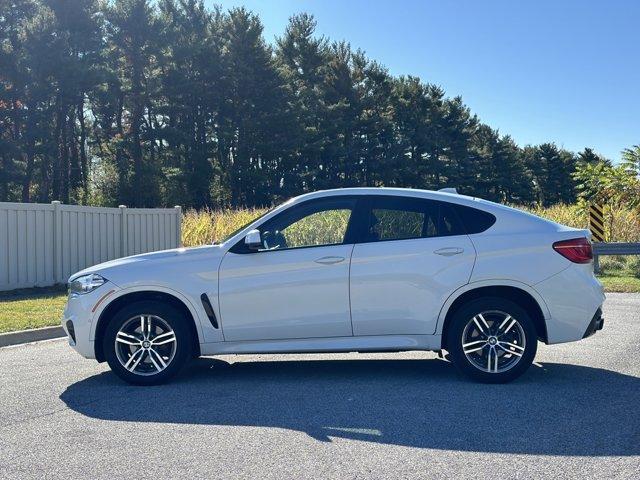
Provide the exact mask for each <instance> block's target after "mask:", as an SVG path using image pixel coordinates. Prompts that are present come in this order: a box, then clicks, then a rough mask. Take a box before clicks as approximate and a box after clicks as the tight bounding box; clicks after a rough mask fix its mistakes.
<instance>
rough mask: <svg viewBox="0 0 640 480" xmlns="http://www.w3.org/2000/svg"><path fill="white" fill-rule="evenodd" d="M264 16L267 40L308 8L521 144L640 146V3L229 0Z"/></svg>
mask: <svg viewBox="0 0 640 480" xmlns="http://www.w3.org/2000/svg"><path fill="white" fill-rule="evenodd" d="M207 3H209V4H212V3H217V4H220V5H222V6H223V7H224V8H225V9H226V8H230V7H234V6H242V5H244V6H246V7H247V8H248V9H249V10H251V11H253V12H255V13H257V14H259V15H260V18H261V19H262V21H263V24H264V26H265V38H266V39H267V40H268V41H270V42H273V40H274V38H275V36H279V35H281V34H282V33H283V32H284V29H285V26H286V24H287V21H288V18H289V16H291V15H292V14H294V13H298V12H308V13H311V14H313V15H314V16H315V17H316V20H317V22H318V33H319V34H320V35H325V36H327V37H329V38H330V39H332V40H347V41H348V42H350V43H351V45H352V47H354V48H360V49H362V50H364V51H365V52H366V53H367V55H368V56H369V57H370V58H372V59H375V60H378V61H379V62H380V63H382V64H383V65H385V66H386V67H387V68H388V69H389V71H390V73H392V74H393V75H406V74H411V75H416V76H419V77H420V78H422V79H423V80H424V81H427V82H431V83H435V84H438V85H440V86H442V87H443V88H444V89H445V90H446V92H447V95H449V96H455V95H461V96H462V98H463V99H464V101H465V102H466V103H467V105H469V107H470V108H471V110H472V111H473V112H474V113H475V114H477V115H478V116H479V117H480V119H481V120H482V121H483V122H485V123H487V124H489V125H491V126H492V127H494V128H497V129H499V130H500V132H501V133H503V134H510V135H511V136H512V137H513V138H514V139H515V140H516V142H518V143H519V144H520V145H526V144H537V143H542V142H545V141H554V142H556V143H557V144H558V145H560V146H563V147H564V148H567V149H570V150H574V151H579V150H582V149H583V148H584V147H591V148H593V149H594V150H596V151H597V152H600V153H602V154H603V155H605V156H606V157H608V158H611V159H613V160H618V159H619V157H620V150H622V149H623V148H625V147H630V146H631V145H635V144H640V1H636V0H613V1H611V0H602V1H598V2H596V1H589V0H583V1H577V0H575V1H574V0H572V1H569V0H555V1H549V0H535V1H533V0H531V1H528V2H524V1H513V0H500V1H498V0H475V1H474V0H464V1H462V0H460V1H453V0H452V1H436V0H433V1H419V0H406V1H405V0H395V1H393V0H388V1H373V0H370V1H364V0H342V1H339V0H297V1H295V0H272V1H266V0H244V1H243V0H240V1H237V0H225V1H217V2H211V1H210V0H207Z"/></svg>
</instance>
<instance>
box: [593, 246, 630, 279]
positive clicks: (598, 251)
mask: <svg viewBox="0 0 640 480" xmlns="http://www.w3.org/2000/svg"><path fill="white" fill-rule="evenodd" d="M600 255H640V243H623V242H620V243H606V242H593V269H594V270H595V272H596V273H598V272H599V271H600V263H599V261H598V257H599V256H600Z"/></svg>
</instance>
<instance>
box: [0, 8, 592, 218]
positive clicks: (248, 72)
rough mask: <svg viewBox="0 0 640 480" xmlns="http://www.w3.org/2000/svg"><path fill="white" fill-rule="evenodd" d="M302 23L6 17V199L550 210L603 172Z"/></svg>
mask: <svg viewBox="0 0 640 480" xmlns="http://www.w3.org/2000/svg"><path fill="white" fill-rule="evenodd" d="M315 27H316V23H315V20H314V19H313V17H311V16H309V15H307V14H300V15H295V16H293V17H291V18H290V20H289V23H288V26H287V27H286V30H285V31H284V33H283V34H282V36H280V37H279V38H277V39H276V41H275V43H274V44H273V45H271V44H269V43H268V42H266V41H265V39H264V37H263V28H262V25H261V22H260V19H259V18H258V17H257V16H256V15H254V14H252V13H251V12H249V11H247V10H246V9H244V8H235V9H232V10H229V11H223V10H222V9H221V8H218V7H213V8H207V7H205V6H204V4H203V3H202V1H200V0H159V1H157V2H151V1H149V0H110V1H98V0H38V1H36V0H11V1H3V2H1V3H0V121H1V125H0V162H1V164H0V201H23V202H33V201H39V202H49V201H51V200H56V199H57V200H61V201H62V202H64V203H80V204H93V205H117V204H121V203H123V204H127V205H129V206H161V205H174V204H179V205H183V206H186V207H195V208H201V207H205V206H208V207H213V208H216V207H235V206H258V205H269V204H271V203H273V202H275V201H278V200H281V199H283V198H287V197H290V196H293V195H297V194H300V193H303V192H307V191H312V190H318V189H324V188H333V187H346V186H365V185H366V186H379V185H384V186H403V187H414V188H428V189H437V188H441V187H445V186H448V187H456V188H458V191H460V192H462V193H466V194H471V195H478V196H481V197H483V198H487V199H490V200H495V201H501V202H511V203H518V204H531V203H537V204H542V205H550V204H553V203H558V202H565V203H570V202H573V201H575V199H576V193H577V192H576V187H577V183H576V182H577V181H578V180H576V179H575V178H574V173H575V170H576V168H577V165H579V164H581V163H593V162H598V161H600V160H601V159H600V158H599V156H598V155H597V154H595V153H594V152H593V151H592V150H590V149H585V150H584V151H583V152H580V153H579V154H576V153H573V152H570V151H567V150H564V149H562V148H559V147H558V146H556V145H555V144H553V143H545V144H542V145H535V146H525V147H520V146H518V145H517V144H516V143H515V142H514V140H513V139H512V138H511V137H510V136H508V135H503V134H501V133H500V132H498V131H497V130H495V129H493V128H491V127H490V126H488V125H486V124H484V123H482V122H481V121H480V120H479V119H478V117H477V116H476V115H474V114H473V113H472V112H471V111H470V109H469V108H468V107H467V106H466V105H465V104H464V102H463V101H462V99H461V97H448V96H446V95H445V91H444V90H443V89H442V88H441V87H439V86H437V85H434V84H431V83H426V82H424V81H422V80H421V79H419V78H417V77H414V76H400V77H394V76H392V75H390V74H389V72H388V71H387V69H386V68H385V67H384V66H383V65H380V64H379V63H378V62H376V61H374V60H371V59H369V58H368V57H367V56H366V55H365V54H364V53H363V52H362V51H360V50H356V49H353V48H352V47H351V46H350V45H349V44H348V43H346V42H335V41H330V40H329V39H326V38H324V37H321V36H319V35H317V34H316V33H315Z"/></svg>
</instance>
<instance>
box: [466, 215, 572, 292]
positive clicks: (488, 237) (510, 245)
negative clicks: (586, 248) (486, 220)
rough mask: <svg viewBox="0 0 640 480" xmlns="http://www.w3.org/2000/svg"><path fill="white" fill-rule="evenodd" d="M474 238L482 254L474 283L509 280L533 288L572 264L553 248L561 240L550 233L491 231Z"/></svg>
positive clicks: (474, 276) (472, 237) (476, 266)
mask: <svg viewBox="0 0 640 480" xmlns="http://www.w3.org/2000/svg"><path fill="white" fill-rule="evenodd" d="M499 221H500V220H499ZM574 236H575V235H574ZM470 238H471V241H472V242H473V244H474V245H475V247H476V251H477V252H478V256H477V259H476V264H475V266H474V268H473V275H472V276H471V282H472V283H473V282H480V281H484V280H493V279H496V278H508V279H510V280H515V281H518V282H522V283H525V284H527V285H533V284H535V283H537V282H540V281H542V280H544V279H545V278H548V277H550V276H552V275H555V274H556V273H558V272H560V271H561V270H564V269H565V268H567V267H568V266H569V265H570V262H569V261H568V260H567V259H566V258H564V257H562V256H561V255H558V253H556V252H555V251H554V250H553V248H552V244H553V242H554V241H556V240H557V237H554V236H553V235H551V234H549V233H546V232H542V233H536V232H530V231H527V232H517V231H516V232H508V231H506V232H502V231H498V232H492V231H491V230H489V231H487V232H485V233H480V234H477V235H470Z"/></svg>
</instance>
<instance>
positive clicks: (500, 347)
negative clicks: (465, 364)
mask: <svg viewBox="0 0 640 480" xmlns="http://www.w3.org/2000/svg"><path fill="white" fill-rule="evenodd" d="M525 349H526V336H525V333H524V329H523V328H522V325H520V322H518V320H517V319H515V318H513V317H512V316H511V315H509V314H508V313H506V312H502V311H498V310H491V311H484V312H482V313H478V314H477V315H475V316H474V317H472V318H471V319H470V320H469V321H468V322H467V325H466V326H465V328H464V331H463V332H462V350H463V352H464V354H465V356H466V357H467V360H468V361H469V363H471V365H473V366H474V367H475V368H477V369H478V370H481V371H483V372H487V373H502V372H506V371H507V370H510V369H512V368H513V367H515V366H516V365H517V364H518V362H520V359H521V358H522V355H523V354H524V352H525Z"/></svg>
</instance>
